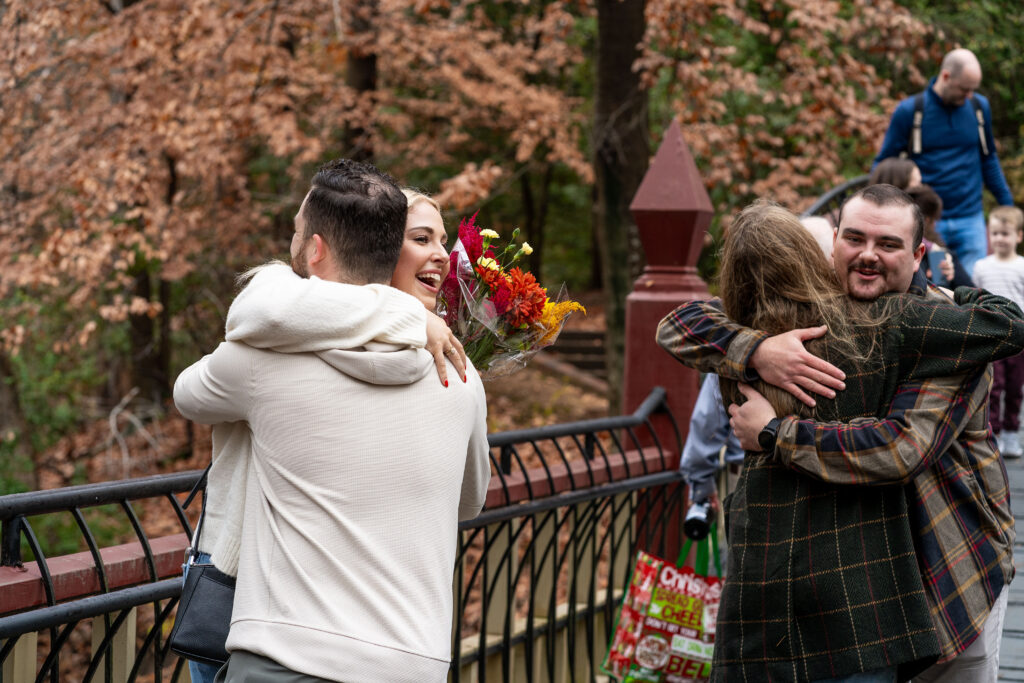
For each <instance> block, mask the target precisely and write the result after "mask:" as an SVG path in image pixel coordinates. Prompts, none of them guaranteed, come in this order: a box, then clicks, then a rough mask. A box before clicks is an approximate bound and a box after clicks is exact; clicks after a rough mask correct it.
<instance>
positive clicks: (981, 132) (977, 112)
mask: <svg viewBox="0 0 1024 683" xmlns="http://www.w3.org/2000/svg"><path fill="white" fill-rule="evenodd" d="M971 104H973V105H974V118H976V119H978V140H979V141H980V142H981V156H983V157H987V156H988V140H986V139H985V112H984V111H982V109H981V102H979V101H978V98H977V97H971Z"/></svg>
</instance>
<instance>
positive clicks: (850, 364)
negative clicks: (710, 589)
mask: <svg viewBox="0 0 1024 683" xmlns="http://www.w3.org/2000/svg"><path fill="white" fill-rule="evenodd" d="M720 285H721V288H720V291H721V293H722V305H723V308H724V311H725V313H726V315H727V316H728V317H729V318H730V319H731V320H732V321H734V322H735V323H738V324H739V325H742V326H746V327H750V328H754V329H758V330H762V331H764V332H766V333H767V334H769V335H774V334H779V333H783V332H787V331H789V330H792V329H796V328H805V327H814V326H818V325H826V326H827V328H828V331H827V333H826V334H825V336H823V337H821V338H820V339H816V340H812V341H809V342H808V343H807V346H808V349H809V350H810V351H812V352H813V353H815V354H816V355H818V356H820V357H821V358H823V359H825V360H827V361H829V362H830V363H832V364H834V365H836V366H837V367H839V368H840V369H841V370H843V371H844V372H845V373H846V385H847V389H846V390H845V391H842V392H839V393H838V394H837V395H836V396H835V398H832V399H825V398H822V399H821V400H819V401H817V405H816V406H815V408H813V409H810V408H808V407H807V406H805V405H804V404H803V403H800V402H799V401H797V400H796V399H795V398H794V397H793V396H791V395H790V394H788V393H786V392H784V391H782V390H780V389H777V388H775V387H773V386H770V385H768V384H766V383H764V382H761V381H756V382H754V383H753V386H754V388H755V389H757V390H758V391H760V392H761V393H762V394H763V395H764V396H765V397H766V398H767V399H768V401H769V402H770V403H771V404H772V405H773V407H774V408H775V410H776V412H777V414H779V415H791V414H798V415H801V416H803V417H813V418H814V419H815V420H816V421H819V422H820V421H830V420H835V421H842V422H849V421H851V420H854V419H856V418H875V417H882V416H884V415H885V414H886V412H887V409H888V402H889V400H890V399H891V397H892V396H893V395H894V393H895V390H896V387H897V385H898V383H900V382H902V381H905V380H912V379H921V378H925V377H935V376H945V375H950V374H952V373H954V372H963V371H965V370H969V369H974V368H979V367H983V366H984V364H986V363H987V362H988V361H989V360H991V358H992V349H991V348H986V349H981V348H978V346H977V345H970V344H966V345H965V344H964V342H965V340H966V339H967V338H968V335H969V333H968V332H967V331H966V330H967V329H968V327H969V326H977V325H978V324H979V321H980V319H982V318H985V315H986V314H995V315H999V316H1001V317H1002V316H1004V315H1005V313H1004V312H1006V311H1009V313H1010V314H1011V315H1012V317H1013V318H1015V319H1019V317H1020V316H1019V311H1018V312H1014V311H1012V310H1010V309H1008V308H1007V304H1008V303H1009V302H1007V301H1006V300H1005V299H1001V298H1000V297H994V296H992V295H989V294H988V293H987V292H981V291H980V290H967V289H964V290H959V291H958V296H959V300H960V302H961V303H964V304H967V305H966V306H964V307H963V308H961V307H959V306H957V305H954V304H953V303H952V302H949V303H944V302H940V301H936V300H931V299H924V298H921V297H916V296H913V295H908V294H886V295H883V296H882V297H880V298H878V299H877V300H874V301H870V302H865V301H855V300H852V299H850V298H849V297H848V296H847V295H846V293H845V292H844V290H843V288H842V286H841V284H840V282H839V280H838V278H837V276H836V274H835V271H834V269H833V268H832V266H831V265H830V264H829V263H828V262H827V261H826V260H825V258H824V256H823V255H822V253H821V250H820V249H819V247H818V245H817V244H816V242H815V241H814V239H813V238H812V237H811V235H810V234H809V233H808V232H807V230H806V229H805V228H804V227H803V226H802V225H801V224H800V222H799V220H798V219H797V217H796V216H795V215H793V214H792V213H790V212H789V211H787V210H785V209H783V208H782V207H779V206H777V205H775V204H772V203H769V202H757V203H755V204H753V205H751V206H749V207H747V208H746V209H744V210H743V211H742V212H741V213H740V215H739V216H738V218H737V219H736V220H735V221H734V222H733V224H732V225H731V226H730V229H729V232H728V234H727V235H726V238H725V244H724V247H723V252H722V269H721V275H720ZM974 331H977V328H976V327H975V329H974ZM663 345H664V344H663ZM950 348H956V349H964V350H965V353H966V354H968V355H970V356H971V357H970V358H967V357H960V358H958V359H957V360H956V361H954V360H950V358H949V355H950V354H949V349H950ZM901 349H905V350H907V351H906V352H901ZM1003 351H1004V352H1006V353H1013V351H1014V349H1004V350H1003ZM721 385H722V394H723V400H724V402H725V403H726V404H730V403H742V402H743V400H744V398H743V396H742V395H741V392H740V391H739V387H738V385H737V383H736V382H735V381H732V380H727V379H725V378H722V379H721ZM724 507H725V512H726V528H727V538H728V542H729V548H730V551H729V556H728V569H727V571H726V580H725V586H724V590H723V594H722V603H721V607H720V611H719V615H718V622H717V632H716V636H715V651H714V663H713V669H712V680H786V681H823V680H832V679H833V678H835V679H836V680H844V677H848V676H853V675H856V674H860V673H864V674H865V675H866V676H867V678H865V679H863V680H870V681H889V680H892V681H895V680H897V679H899V680H905V679H907V678H910V677H912V676H914V675H916V673H918V672H920V671H922V670H923V669H925V668H926V667H927V666H929V665H930V664H931V663H932V662H934V661H935V659H936V658H937V656H938V654H939V652H940V649H939V642H938V638H937V635H936V632H935V627H934V624H933V622H932V619H931V613H930V608H929V604H928V601H927V598H926V595H925V591H924V588H923V584H922V579H921V573H920V569H919V566H918V563H917V558H916V554H915V551H914V548H915V544H914V537H913V533H912V529H911V527H910V523H909V520H908V515H909V514H910V511H909V510H908V505H907V499H906V495H905V493H904V490H903V488H902V487H900V486H857V487H853V486H847V487H844V486H837V485H832V484H827V483H824V482H822V481H819V480H817V479H812V478H811V477H808V476H805V475H802V474H799V473H797V472H795V471H793V470H790V469H788V468H787V467H786V466H784V465H783V464H781V463H780V462H779V461H777V460H776V459H775V458H774V457H773V454H772V453H768V452H759V453H755V452H748V453H747V456H746V459H745V461H744V467H743V471H742V473H741V475H740V480H739V482H738V485H737V488H736V490H735V491H734V493H733V494H731V496H729V497H728V498H727V499H726V501H725V502H724ZM858 680H861V679H858Z"/></svg>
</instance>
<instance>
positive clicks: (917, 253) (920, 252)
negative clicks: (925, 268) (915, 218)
mask: <svg viewBox="0 0 1024 683" xmlns="http://www.w3.org/2000/svg"><path fill="white" fill-rule="evenodd" d="M924 252H925V246H924V242H921V244H919V245H917V249H915V250H914V270H917V269H918V268H919V267H920V266H921V259H922V258H924Z"/></svg>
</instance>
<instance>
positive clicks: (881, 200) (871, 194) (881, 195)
mask: <svg viewBox="0 0 1024 683" xmlns="http://www.w3.org/2000/svg"><path fill="white" fill-rule="evenodd" d="M858 197H860V198H861V199H863V200H864V201H866V202H871V203H872V204H874V205H875V206H909V207H910V211H911V213H912V214H913V216H914V233H913V245H912V248H913V249H917V248H918V247H919V246H921V239H922V238H923V237H924V216H923V215H921V209H919V208H918V206H917V204H915V203H914V200H913V199H911V198H910V195H909V194H907V193H906V192H904V191H903V190H901V189H900V188H898V187H896V186H895V185H888V184H886V183H881V184H879V185H868V186H867V187H864V188H861V189H860V190H858V191H857V192H856V193H854V194H853V195H852V196H850V197H847V198H846V201H845V202H843V206H842V207H841V208H840V209H839V222H838V223H837V225H839V226H840V229H842V225H843V209H845V208H846V205H847V204H849V203H850V202H851V201H853V200H854V199H857V198H858Z"/></svg>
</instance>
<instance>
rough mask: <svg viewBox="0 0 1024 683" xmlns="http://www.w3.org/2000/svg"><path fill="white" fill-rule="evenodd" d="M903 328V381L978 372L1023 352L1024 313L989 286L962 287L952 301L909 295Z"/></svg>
mask: <svg viewBox="0 0 1024 683" xmlns="http://www.w3.org/2000/svg"><path fill="white" fill-rule="evenodd" d="M900 332H901V335H902V340H901V342H900V377H901V379H925V378H927V377H938V376H940V375H947V374H951V373H961V372H973V371H975V370H977V369H979V368H982V367H984V366H986V365H988V364H989V363H991V362H992V361H996V360H1000V359H1002V358H1008V357H1010V356H1014V355H1016V354H1018V353H1020V352H1021V351H1024V312H1021V309H1020V307H1018V306H1017V304H1015V303H1013V302H1012V301H1010V300H1009V299H1006V298H1004V297H1001V296H997V295H995V294H992V293H991V292H988V291H986V290H984V289H974V288H971V287H958V288H957V290H956V293H955V294H954V301H953V302H951V301H949V300H948V299H946V298H945V297H943V296H940V295H938V294H934V293H932V294H929V296H928V298H927V299H923V300H922V299H919V298H916V297H913V298H910V299H909V301H908V303H907V307H906V309H905V310H904V312H903V315H902V316H901V322H900Z"/></svg>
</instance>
